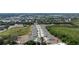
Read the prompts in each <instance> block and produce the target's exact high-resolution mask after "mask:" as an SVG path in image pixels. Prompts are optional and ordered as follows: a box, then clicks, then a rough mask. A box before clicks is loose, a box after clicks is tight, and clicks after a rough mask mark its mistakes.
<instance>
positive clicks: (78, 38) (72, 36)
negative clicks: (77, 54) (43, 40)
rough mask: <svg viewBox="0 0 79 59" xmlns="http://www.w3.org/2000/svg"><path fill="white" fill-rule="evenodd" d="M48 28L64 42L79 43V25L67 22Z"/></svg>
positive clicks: (69, 43)
mask: <svg viewBox="0 0 79 59" xmlns="http://www.w3.org/2000/svg"><path fill="white" fill-rule="evenodd" d="M47 29H48V31H49V32H50V33H51V34H52V35H55V36H56V37H59V38H60V39H61V41H62V42H64V43H66V44H68V45H77V44H79V27H74V26H72V25H70V24H69V25H68V24H67V26H66V24H65V25H63V24H58V25H53V26H48V27H47Z"/></svg>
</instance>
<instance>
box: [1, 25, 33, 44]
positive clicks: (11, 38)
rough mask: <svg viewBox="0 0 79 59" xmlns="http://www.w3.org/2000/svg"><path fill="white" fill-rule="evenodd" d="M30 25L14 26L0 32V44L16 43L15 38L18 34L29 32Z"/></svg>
mask: <svg viewBox="0 0 79 59" xmlns="http://www.w3.org/2000/svg"><path fill="white" fill-rule="evenodd" d="M30 30H31V26H27V27H15V28H11V29H7V30H6V31H4V32H0V44H17V43H16V42H15V40H16V39H17V37H18V36H22V35H26V34H28V33H29V32H30Z"/></svg>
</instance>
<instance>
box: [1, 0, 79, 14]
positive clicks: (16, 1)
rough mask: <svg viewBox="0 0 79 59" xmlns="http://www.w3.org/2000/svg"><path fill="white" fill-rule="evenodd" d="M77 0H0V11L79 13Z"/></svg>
mask: <svg viewBox="0 0 79 59" xmlns="http://www.w3.org/2000/svg"><path fill="white" fill-rule="evenodd" d="M78 3H79V2H78V0H0V13H79V8H78V5H79V4H78Z"/></svg>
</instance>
